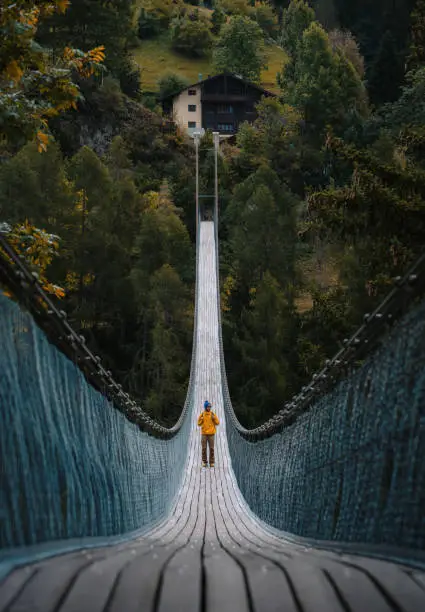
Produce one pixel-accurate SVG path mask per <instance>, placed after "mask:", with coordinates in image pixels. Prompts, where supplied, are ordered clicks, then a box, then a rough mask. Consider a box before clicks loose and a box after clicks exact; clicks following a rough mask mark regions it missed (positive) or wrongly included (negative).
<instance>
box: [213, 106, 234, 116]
mask: <svg viewBox="0 0 425 612" xmlns="http://www.w3.org/2000/svg"><path fill="white" fill-rule="evenodd" d="M217 112H218V113H227V114H229V113H233V106H232V105H231V104H219V105H218V106H217Z"/></svg>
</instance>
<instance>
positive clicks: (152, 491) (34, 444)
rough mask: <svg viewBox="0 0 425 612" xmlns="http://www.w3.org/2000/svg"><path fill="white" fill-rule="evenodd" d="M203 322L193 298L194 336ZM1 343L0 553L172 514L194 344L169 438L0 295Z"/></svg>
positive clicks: (111, 531)
mask: <svg viewBox="0 0 425 612" xmlns="http://www.w3.org/2000/svg"><path fill="white" fill-rule="evenodd" d="M196 320H197V307H196V302H195V329H194V334H196ZM194 337H196V336H195V335H194ZM0 346H1V351H0V415H1V428H0V465H1V466H2V468H1V471H0V491H1V495H2V500H1V521H0V547H1V548H10V547H18V546H24V545H31V544H35V543H39V542H45V541H52V540H60V539H68V538H79V537H87V536H110V535H116V534H123V533H126V532H130V531H133V530H136V529H140V528H142V527H147V526H149V525H150V524H152V523H154V522H155V521H157V520H158V519H160V518H161V517H162V516H164V515H166V513H167V511H168V509H169V508H170V505H171V503H172V501H173V498H174V496H175V494H176V493H177V491H178V488H179V486H180V482H181V477H182V474H183V468H184V465H185V461H186V456H187V446H188V444H187V441H188V436H189V430H190V418H189V415H190V413H191V412H192V402H193V386H194V380H193V376H192V373H193V365H194V362H195V350H196V347H194V351H193V355H192V365H191V376H190V381H189V388H188V393H187V397H186V402H185V406H184V408H183V411H182V416H181V417H180V419H179V422H178V424H177V433H176V434H175V435H173V437H171V439H169V440H165V439H161V438H160V437H152V436H150V435H148V434H147V433H146V432H143V431H141V430H140V429H139V428H138V427H137V426H136V425H134V424H132V423H130V422H129V421H128V420H127V419H126V418H125V416H124V415H123V414H122V413H121V412H119V411H118V410H117V409H115V407H114V406H113V404H112V403H111V402H109V401H108V400H107V399H106V398H105V396H103V395H102V394H101V393H99V392H97V391H96V390H95V389H94V388H93V387H91V386H90V385H89V384H88V383H87V381H86V379H85V378H84V376H83V374H82V373H81V372H80V370H79V369H78V368H77V367H76V365H75V364H74V363H73V362H72V361H70V360H69V359H68V358H67V357H65V356H64V355H63V354H62V353H61V352H60V351H59V350H58V349H56V348H55V347H54V346H53V345H52V344H50V343H49V342H48V340H47V338H46V336H45V335H44V333H43V332H42V331H41V330H40V329H39V328H38V327H37V325H36V324H35V322H34V320H33V318H32V317H31V316H30V314H28V313H27V312H24V311H23V310H22V309H21V308H20V307H19V306H18V305H17V304H16V303H14V302H13V301H12V300H10V299H9V298H7V297H6V296H5V295H3V294H1V292H0ZM174 429H175V428H174Z"/></svg>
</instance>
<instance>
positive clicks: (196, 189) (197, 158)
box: [193, 132, 200, 242]
mask: <svg viewBox="0 0 425 612" xmlns="http://www.w3.org/2000/svg"><path fill="white" fill-rule="evenodd" d="M199 137H200V134H199V132H195V133H194V134H193V139H194V141H195V158H196V177H195V183H196V184H195V198H196V242H198V230H199Z"/></svg>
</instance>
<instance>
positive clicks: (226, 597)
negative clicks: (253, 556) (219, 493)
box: [203, 472, 250, 612]
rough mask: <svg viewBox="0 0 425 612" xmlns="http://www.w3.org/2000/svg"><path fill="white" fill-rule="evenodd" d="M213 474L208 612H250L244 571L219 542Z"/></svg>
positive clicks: (208, 530)
mask: <svg viewBox="0 0 425 612" xmlns="http://www.w3.org/2000/svg"><path fill="white" fill-rule="evenodd" d="M210 478H211V474H210V473H209V472H207V474H206V513H207V520H206V529H205V545H204V550H203V564H204V571H205V582H206V593H205V601H206V612H210V611H211V612H213V611H214V612H215V611H216V610H220V612H235V610H237V611H238V612H248V611H249V610H250V604H249V600H248V593H247V590H246V585H245V579H244V576H243V573H242V570H241V568H240V567H239V566H238V564H237V563H236V562H235V561H234V559H232V558H231V557H230V555H229V554H228V553H226V552H225V551H224V550H223V548H222V546H221V545H220V542H219V541H218V538H217V532H216V520H215V517H214V511H213V507H212V500H211V487H210Z"/></svg>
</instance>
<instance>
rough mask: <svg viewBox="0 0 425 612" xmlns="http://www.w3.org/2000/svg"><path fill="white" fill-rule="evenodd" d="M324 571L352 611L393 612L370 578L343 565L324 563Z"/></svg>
mask: <svg viewBox="0 0 425 612" xmlns="http://www.w3.org/2000/svg"><path fill="white" fill-rule="evenodd" d="M323 570H324V571H325V572H326V575H327V577H328V579H329V580H331V581H333V583H334V588H336V589H338V590H339V592H340V593H341V596H342V598H343V600H344V601H345V602H346V603H347V606H348V608H349V609H350V610H373V612H393V611H394V608H393V607H392V606H390V605H389V604H388V602H387V600H386V599H385V598H384V597H383V596H382V593H381V592H380V591H379V590H378V589H377V588H376V586H375V585H374V584H373V582H372V581H371V580H369V578H368V577H367V576H366V575H365V574H363V573H362V572H359V571H358V570H356V569H354V568H353V567H349V566H346V565H344V564H342V563H332V562H329V561H328V562H326V561H325V562H324V563H323Z"/></svg>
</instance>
